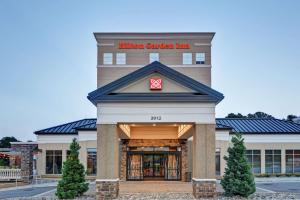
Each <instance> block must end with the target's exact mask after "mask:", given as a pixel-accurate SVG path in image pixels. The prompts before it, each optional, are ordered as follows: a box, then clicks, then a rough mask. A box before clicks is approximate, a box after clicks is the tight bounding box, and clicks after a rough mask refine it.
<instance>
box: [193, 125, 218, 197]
mask: <svg viewBox="0 0 300 200" xmlns="http://www.w3.org/2000/svg"><path fill="white" fill-rule="evenodd" d="M215 143H216V137H215V125H214V124H196V125H195V130H194V134H193V194H194V197H195V198H207V197H214V196H215V195H216V174H215V173H216V170H215V162H216V161H215V151H216V148H215V146H216V145H215Z"/></svg>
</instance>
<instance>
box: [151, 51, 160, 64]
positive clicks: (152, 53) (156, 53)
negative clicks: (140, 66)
mask: <svg viewBox="0 0 300 200" xmlns="http://www.w3.org/2000/svg"><path fill="white" fill-rule="evenodd" d="M154 54H155V55H157V59H154V60H152V61H151V55H154ZM154 61H159V53H158V52H151V53H149V63H152V62H154Z"/></svg>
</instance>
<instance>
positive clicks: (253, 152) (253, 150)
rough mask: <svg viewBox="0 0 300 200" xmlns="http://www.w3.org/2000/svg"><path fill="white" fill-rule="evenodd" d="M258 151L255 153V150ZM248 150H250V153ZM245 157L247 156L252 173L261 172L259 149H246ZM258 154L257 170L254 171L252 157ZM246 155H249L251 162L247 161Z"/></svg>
mask: <svg viewBox="0 0 300 200" xmlns="http://www.w3.org/2000/svg"><path fill="white" fill-rule="evenodd" d="M257 151H258V152H259V154H258V153H255V152H257ZM248 152H251V153H250V154H249V153H248ZM245 155H246V158H247V162H248V164H249V165H250V167H251V171H252V173H253V174H261V168H262V167H261V150H260V149H247V150H246V152H245ZM258 155H259V172H255V171H254V168H253V167H254V157H255V156H258ZM248 156H251V162H249V159H248Z"/></svg>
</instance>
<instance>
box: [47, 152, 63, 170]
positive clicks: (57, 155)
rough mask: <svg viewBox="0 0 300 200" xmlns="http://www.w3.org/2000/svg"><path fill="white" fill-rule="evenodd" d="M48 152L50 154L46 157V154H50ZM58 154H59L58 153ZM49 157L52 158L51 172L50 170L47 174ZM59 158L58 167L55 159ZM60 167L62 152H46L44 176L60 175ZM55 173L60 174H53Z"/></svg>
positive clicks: (61, 164)
mask: <svg viewBox="0 0 300 200" xmlns="http://www.w3.org/2000/svg"><path fill="white" fill-rule="evenodd" d="M50 152H51V154H50V155H48V156H47V153H50ZM58 152H60V153H58ZM49 157H51V158H52V170H51V171H52V172H49V171H48V170H47V167H48V165H47V162H48V160H47V158H49ZM59 157H60V165H57V161H58V160H59V159H57V158H59ZM55 164H56V165H57V167H56V168H57V169H56V170H55V167H54V166H55ZM62 166H63V159H62V150H46V163H45V174H62ZM55 171H57V172H60V173H55Z"/></svg>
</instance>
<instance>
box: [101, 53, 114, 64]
mask: <svg viewBox="0 0 300 200" xmlns="http://www.w3.org/2000/svg"><path fill="white" fill-rule="evenodd" d="M108 55H110V56H111V60H110V62H105V57H106V56H108ZM113 59H114V55H113V53H103V65H112V64H113Z"/></svg>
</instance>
